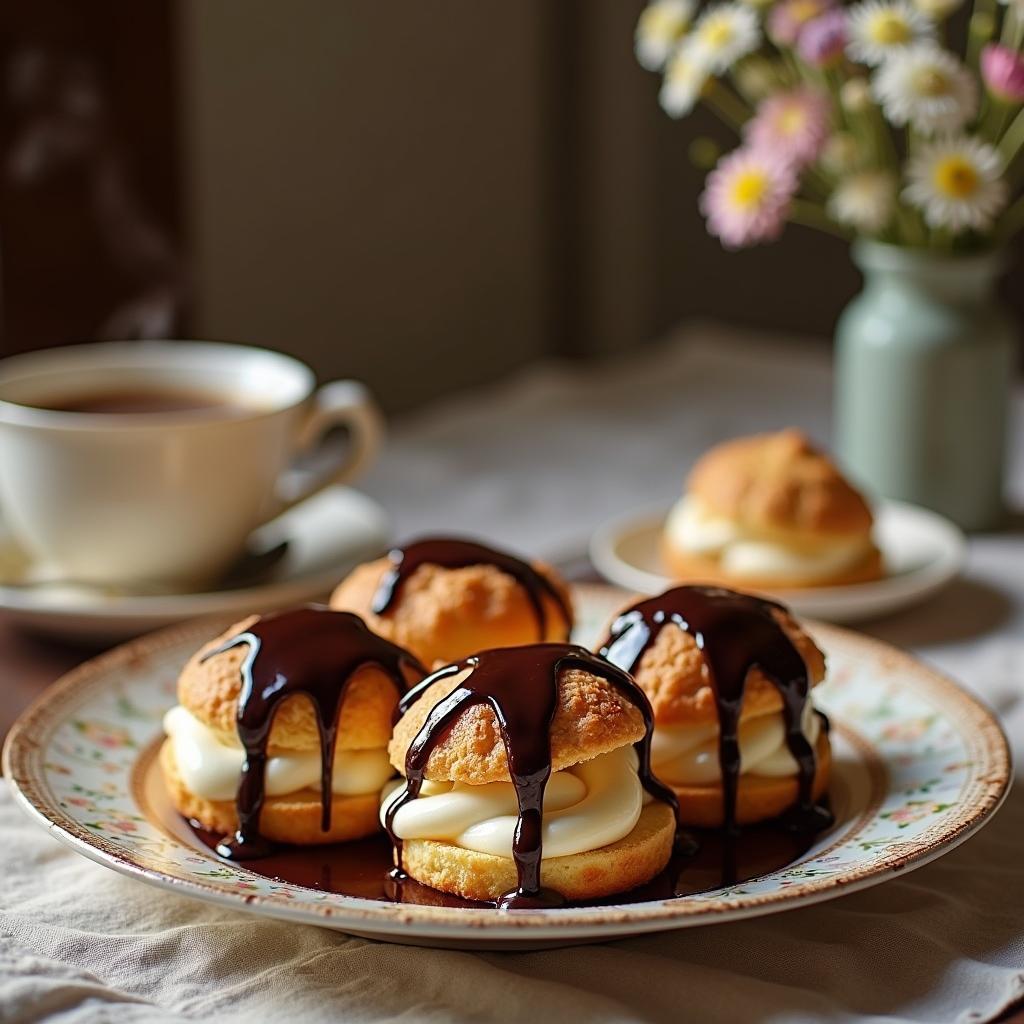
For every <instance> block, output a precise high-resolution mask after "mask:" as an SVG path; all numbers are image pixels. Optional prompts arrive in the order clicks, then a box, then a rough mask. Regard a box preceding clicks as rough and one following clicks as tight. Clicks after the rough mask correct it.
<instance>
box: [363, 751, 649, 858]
mask: <svg viewBox="0 0 1024 1024" xmlns="http://www.w3.org/2000/svg"><path fill="white" fill-rule="evenodd" d="M637 768H638V762H637V756H636V752H635V751H634V750H633V748H632V747H631V746H626V747H620V748H619V749H618V750H613V751H611V752H610V753H607V754H602V755H601V756H600V757H595V758H594V759H593V760H592V761H585V762H584V763H583V764H576V765H573V766H572V767H571V768H566V769H564V770H562V771H560V772H555V773H554V774H552V776H551V778H550V779H549V780H548V784H547V788H546V789H545V791H544V820H543V824H542V832H541V835H542V850H543V859H544V860H548V859H550V858H553V857H568V856H571V855H572V854H575V853H586V852H587V851H588V850H597V849H600V848H601V847H602V846H608V845H609V843H614V842H617V841H618V840H619V839H622V838H623V837H624V836H628V835H629V833H630V832H632V831H633V829H634V828H635V827H636V823H637V822H638V821H639V820H640V812H641V810H643V806H644V803H645V802H646V800H647V799H649V797H647V794H646V793H645V792H644V789H643V786H642V785H641V782H640V777H639V776H638V774H637ZM401 792H402V783H401V782H400V781H399V782H396V783H395V784H394V786H393V787H389V788H388V789H387V790H386V792H385V794H384V799H383V801H382V803H381V809H380V817H381V822H382V823H383V821H384V819H385V816H386V815H387V811H388V808H389V807H390V806H391V804H392V803H393V802H394V801H395V800H397V799H398V796H399V795H400V794H401ZM645 798H646V799H645ZM517 815H518V804H517V803H516V791H515V789H514V788H513V786H512V783H511V782H488V783H486V784H484V785H481V786H469V785H467V784H465V783H463V782H430V781H425V782H424V783H423V787H422V789H421V790H420V795H419V796H418V797H417V798H416V799H415V800H410V801H409V803H407V804H405V805H404V806H402V807H400V808H399V809H398V813H397V814H396V815H395V819H394V821H393V822H392V828H393V829H394V832H395V835H396V836H398V838H399V839H432V840H436V841H439V842H446V843H451V844H453V845H455V846H461V847H463V848H464V849H467V850H475V851H477V852H478V853H489V854H493V855H494V856H495V857H508V858H511V857H512V835H513V833H514V832H515V828H516V819H517Z"/></svg>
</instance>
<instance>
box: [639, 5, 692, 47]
mask: <svg viewBox="0 0 1024 1024" xmlns="http://www.w3.org/2000/svg"><path fill="white" fill-rule="evenodd" d="M685 28H686V19H685V18H683V17H681V16H680V13H679V10H678V9H677V8H672V7H666V6H660V5H656V6H652V7H648V8H647V10H646V11H644V12H643V14H642V15H641V17H640V30H641V32H642V33H643V34H644V35H648V36H652V37H653V38H655V39H663V40H665V41H667V42H671V41H673V40H675V39H676V38H677V37H678V36H681V35H682V34H683V30H684V29H685Z"/></svg>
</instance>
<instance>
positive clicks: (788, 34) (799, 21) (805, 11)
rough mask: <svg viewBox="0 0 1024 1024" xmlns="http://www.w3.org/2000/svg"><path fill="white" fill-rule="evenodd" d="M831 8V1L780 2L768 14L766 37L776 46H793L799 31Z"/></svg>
mask: <svg viewBox="0 0 1024 1024" xmlns="http://www.w3.org/2000/svg"><path fill="white" fill-rule="evenodd" d="M831 6H832V0H781V2H780V3H777V4H776V5H775V6H774V7H773V8H772V9H771V11H769V13H768V24H767V29H768V37H769V38H770V39H771V41H772V42H773V43H775V45H776V46H795V45H796V41H797V37H798V36H799V35H800V30H801V29H802V28H803V27H804V25H806V24H807V23H808V22H809V21H811V20H812V19H814V18H817V17H818V15H819V14H823V13H824V12H825V11H827V10H828V9H829V8H830V7H831Z"/></svg>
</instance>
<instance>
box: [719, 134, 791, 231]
mask: <svg viewBox="0 0 1024 1024" xmlns="http://www.w3.org/2000/svg"><path fill="white" fill-rule="evenodd" d="M796 188H797V178H796V173H795V171H794V170H793V167H792V165H791V164H789V163H787V162H786V161H784V160H780V159H779V158H778V157H777V156H776V155H775V154H773V153H770V152H758V151H756V150H753V149H751V148H749V147H741V148H740V149H737V150H734V151H733V152H732V153H729V154H727V155H726V156H724V157H722V159H721V160H719V161H718V164H717V166H716V167H715V169H714V170H713V171H712V172H711V173H710V174H709V175H708V178H707V183H706V185H705V188H704V192H703V194H702V195H701V197H700V209H701V212H702V213H703V214H704V216H705V217H706V218H707V227H708V231H709V232H710V233H711V234H712V235H715V236H717V237H718V238H720V239H721V240H722V245H724V246H725V247H726V248H727V249H740V248H743V247H744V246H747V245H755V244H756V243H758V242H766V241H770V240H772V239H774V238H778V236H779V235H780V234H781V232H782V228H783V226H784V225H785V223H786V215H787V213H788V212H789V203H790V200H791V199H792V198H793V193H794V192H795V191H796Z"/></svg>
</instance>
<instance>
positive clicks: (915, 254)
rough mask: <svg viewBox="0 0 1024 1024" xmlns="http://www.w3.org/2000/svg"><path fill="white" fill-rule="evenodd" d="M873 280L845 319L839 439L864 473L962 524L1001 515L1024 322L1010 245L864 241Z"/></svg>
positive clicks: (840, 345) (883, 490) (993, 521)
mask: <svg viewBox="0 0 1024 1024" xmlns="http://www.w3.org/2000/svg"><path fill="white" fill-rule="evenodd" d="M852 253H853V259H854V262H855V263H856V264H857V266H858V267H860V269H861V270H862V271H863V273H864V289H863V291H862V292H861V293H860V294H859V295H858V296H857V297H856V298H855V299H854V300H853V301H852V302H851V303H850V304H849V305H848V306H847V307H846V309H845V310H844V311H843V314H842V315H841V316H840V318H839V322H838V324H837V326H836V348H837V353H836V357H837V364H836V440H837V448H838V453H839V456H840V458H841V460H842V462H843V465H844V466H845V468H846V469H847V470H848V471H849V472H850V474H851V475H852V476H853V478H854V479H856V480H858V481H859V482H860V483H861V484H862V485H864V486H865V487H867V488H868V490H870V491H872V492H873V493H875V494H877V495H883V496H885V497H889V498H898V499H901V500H903V501H911V502H914V503H916V504H918V505H924V506H926V507H928V508H931V509H934V510H935V511H936V512H941V513H942V514H943V515H945V516H948V517H949V518H950V519H952V520H953V521H954V522H956V523H959V524H960V526H962V527H964V528H965V529H970V530H980V529H986V528H989V527H993V526H997V525H998V524H999V522H1000V521H1001V519H1002V518H1003V515H1004V504H1003V501H1004V498H1003V476H1004V471H1005V451H1006V432H1007V417H1008V410H1009V398H1010V387H1011V379H1012V375H1013V367H1014V361H1015V353H1016V350H1017V330H1016V327H1015V325H1014V322H1013V320H1012V319H1011V317H1010V315H1009V313H1008V312H1007V310H1006V309H1005V308H1004V306H1003V305H1002V304H1001V303H1000V301H999V299H998V298H997V296H996V294H995V285H996V283H997V281H998V279H999V277H1000V275H1001V273H1002V270H1003V261H1002V258H1001V254H999V253H987V254H981V255H972V256H949V255H942V254H938V253H934V252H931V251H923V250H914V249H904V248H901V247H899V246H892V245H882V244H879V243H876V242H866V241H861V242H857V243H856V244H855V245H854V246H853V250H852Z"/></svg>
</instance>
